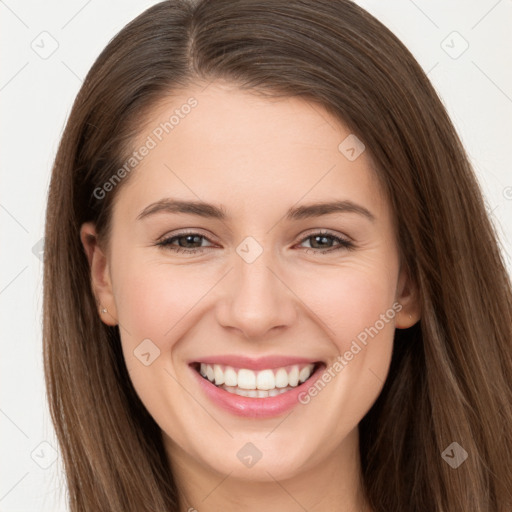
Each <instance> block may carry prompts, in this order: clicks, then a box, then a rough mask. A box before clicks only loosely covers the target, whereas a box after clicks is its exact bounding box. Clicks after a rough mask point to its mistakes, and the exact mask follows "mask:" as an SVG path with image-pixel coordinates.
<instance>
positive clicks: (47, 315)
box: [44, 0, 512, 512]
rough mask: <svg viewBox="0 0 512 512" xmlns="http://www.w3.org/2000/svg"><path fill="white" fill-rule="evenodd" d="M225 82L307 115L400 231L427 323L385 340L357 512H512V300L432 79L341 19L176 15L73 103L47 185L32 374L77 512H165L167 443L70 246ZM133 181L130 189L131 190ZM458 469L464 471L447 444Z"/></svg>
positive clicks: (294, 6)
mask: <svg viewBox="0 0 512 512" xmlns="http://www.w3.org/2000/svg"><path fill="white" fill-rule="evenodd" d="M214 79H224V80H227V81H229V82H231V83H233V84H236V85H237V86H239V87H241V88H243V89H246V90H250V91H252V92H254V93H255V94H263V95H268V96H295V97H303V98H304V99H307V100H308V101H312V102H316V103H317V104H319V105H322V106H323V107H324V108H326V109H327V111H328V112H330V113H331V114H332V115H333V116H335V117H336V118H337V119H339V120H340V121H341V122H343V123H344V124H345V125H346V126H348V127H349V128H350V130H351V131H352V132H353V133H355V134H356V135H357V136H358V137H359V138H360V139H361V140H362V141H363V142H364V144H365V145H366V148H367V150H368V151H369V152H370V154H371V156H372V159H373V161H374V162H375V164H376V172H377V175H378V176H379V179H380V181H381V183H382V186H383V187H384V190H385V192H386V193H387V195H388V198H389V200H390V203H391V205H392V209H393V211H394V215H395V221H396V226H397V240H398V244H399V249H400V253H401V257H402V264H403V265H405V267H406V269H407V271H408V273H409V275H410V277H411V279H412V280H413V282H414V283H415V284H416V285H417V288H418V291H419V295H420V298H421V308H422V318H421V321H420V322H418V323H417V324H416V325H415V326H413V327H412V328H410V329H405V330H397V331H396V334H395V340H394V352H393V359H392V362H391V369H390V372H389V375H388V378H387V381H386V383H385V386H384V389H383V391H382V393H381V394H380V396H379V398H378V399H377V401H376V403H375V404H374V406H373V407H372V408H371V410H370V411H369V412H368V413H367V415H366V416H365V417H364V418H363V420H362V421H361V423H360V425H359V428H360V454H361V461H362V469H363V477H364V480H363V482H364V487H365V489H364V490H365V492H366V494H367V496H368V499H369V501H370V504H371V506H372V507H373V509H374V510H375V511H379V512H380V511H382V512H389V511H393V512H406V511H407V512H410V511H411V510H414V511H422V512H429V511H433V512H434V511H435V512H441V511H443V512H448V511H449V512H452V511H455V510H465V511H471V512H506V511H507V512H510V510H512V428H511V425H512V391H511V384H510V379H511V377H512V291H511V283H510V277H509V275H508V273H507V271H506V267H505V264H504V261H503V258H502V256H501V253H500V247H499V245H498V241H497V240H498V237H497V235H496V233H495V231H494V229H493V226H492V224H491V222H490V221H489V218H488V215H487V212H486V208H485V206H484V202H483V199H482V193H481V191H480V189H479V186H478V183H477V180H476V178H475V175H474V172H473V170H472V168H471V166H470V164H469V161H468V157H467V155H466V153H465V150H464V149H463V147H462V145H461V142H460V140H459V138H458V136H457V134H456V132H455V130H454V127H453V125H452V123H451V122H450V119H449V117H448V115H447V113H446V111H445V109H444V107H443V105H442V103H441V101H440V100H439V98H438V96H437V95H436V93H435V91H434V89H433V87H432V86H431V84H430V83H429V81H428V79H427V77H426V75H425V73H424V72H423V70H422V69H421V67H420V66H419V65H418V63H417V62H416V61H415V59H414V58H413V56H412V55H411V53H410V52H409V51H408V50H407V49H406V48H405V47H404V45H403V44H402V43H401V42H400V41H399V40H398V39H397V38H396V37H395V36H394V35H393V34H392V33H391V32H390V31H389V30H388V29H387V28H386V27H385V26H384V25H382V24H381V23H380V22H379V21H377V20H376V19H375V18H373V17H372V16H371V15H370V14H368V13H367V12H365V11H364V10H363V9H361V8H360V7H358V6H357V5H355V4H353V3H352V2H350V1H349V0H213V1H208V0H198V1H192V0H190V1H185V0H171V1H166V2H162V3H159V4H157V5H155V6H153V7H151V8H149V9H147V10H146V11H145V12H144V13H142V14H141V15H140V16H138V17H137V18H136V19H135V20H134V21H132V22H131V23H130V24H129V25H127V26H126V27H125V28H124V29H123V30H121V32H120V33H119V34H118V35H117V36H116V37H115V38H114V39H113V40H112V41H111V42H110V43H109V44H108V46H107V47H106V48H105V50H104V51H103V52H102V53H101V55H100V56H99V57H98V59H97V60H96V62H95V63H94V65H93V67H92V69H91V70H90V72H89V74H88V75H87V77H86V79H85V81H84V84H83V86H82V88H81V90H80V92H79V94H78V96H77V98H76V101H75V103H74V106H73V109H72V112H71V114H70V117H69V120H68V123H67V126H66V129H65V132H64V134H63V137H62V140H61V144H60V147H59V150H58V154H57V157H56V160H55V165H54V168H53V174H52V179H51V184H50V190H49V196H48V209H47V217H46V239H45V255H44V264H45V265H44V266H45V270H44V363H45V375H46V384H47V392H48V397H49V403H50V408H51V414H52V419H53V422H54V424H55V428H56V432H57V435H58V439H59V443H60V446H61V450H62V454H63V460H64V464H65V473H66V477H67V484H68V492H69V502H70V509H71V510H72V511H73V512H78V511H93V510H94V511H97V510H102V511H107V510H108V511H119V512H121V511H122V512H127V511H137V512H140V511H142V510H144V511H149V510H151V511H157V510H158V511H164V510H167V511H177V510H178V493H177V489H176V485H175V483H174V480H173V476H172V472H171V470H170V465H169V463H168V461H167V459H166V456H165V450H164V447H163V443H162V438H161V432H160V429H159V427H158V426H157V425H156V423H155V421H154V420H153V419H152V418H151V416H150V415H149V413H148V412H147V410H146V409H145V407H144V406H143V404H142V403H141V401H140V399H139V398H138V396H137V394H136V393H135V391H134V389H133V387H132V384H131V382H130V378H129V375H128V373H127V370H126V366H125V362H124V360H123V356H122V352H121V348H120V346H121V345H120V336H119V330H118V328H117V327H108V326H106V325H105V324H104V323H102V322H101V320H100V318H99V315H98V305H97V303H96V299H95V297H94V293H93V291H92V288H91V282H90V271H89V266H88V262H87V258H86V255H85V253H84V251H83V248H82V245H81V241H80V236H79V230H80V226H81V224H82V223H83V222H86V221H94V222H95V223H96V227H97V230H98V231H99V233H100V235H101V236H102V237H104V238H105V239H108V232H109V220H110V212H111V208H112V204H113V201H114V199H115V197H116V195H117V193H118V192H119V189H120V188H122V186H123V184H124V183H125V182H126V181H127V180H128V179H129V177H126V178H125V179H124V181H123V182H121V183H120V184H119V185H118V186H117V187H115V189H114V190H113V191H112V192H110V193H109V194H107V195H106V197H104V198H101V199H99V198H98V197H96V196H95V194H94V190H95V189H96V188H97V187H101V186H102V184H104V183H106V182H107V181H108V180H109V179H110V178H111V177H112V175H113V174H114V173H115V172H116V170H117V169H119V168H120V167H121V166H122V165H123V162H124V161H125V160H126V158H127V155H129V154H130V152H131V151H133V149H134V148H132V147H131V146H130V144H131V143H132V142H133V140H134V137H135V136H136V135H137V134H138V130H139V131H140V128H139V127H140V126H141V124H140V120H141V119H143V118H144V116H145V115H147V113H148V112H149V111H150V109H151V107H152V105H154V104H155V103H156V102H157V101H158V100H159V99H162V98H164V97H166V96H169V95H170V94H172V93H173V91H176V90H178V89H183V88H185V87H186V86H187V85H188V84H191V83H192V82H196V81H204V82H205V83H206V82H207V81H210V80H214ZM135 172H136V171H135ZM453 442H456V443H458V444H459V445H460V446H461V447H462V448H463V449H464V450H465V451H466V452H467V454H468V458H467V460H466V461H465V462H464V463H463V464H461V465H460V466H459V467H458V468H457V469H454V468H452V467H451V466H450V465H449V464H448V463H447V462H446V461H445V458H443V457H442V452H443V451H444V450H445V448H447V447H449V446H450V445H451V443H453Z"/></svg>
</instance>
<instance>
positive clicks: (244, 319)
mask: <svg viewBox="0 0 512 512" xmlns="http://www.w3.org/2000/svg"><path fill="white" fill-rule="evenodd" d="M191 97H193V98H194V100H192V101H191V100H189V98H191ZM187 100H188V101H187ZM184 105H189V107H190V108H187V107H184ZM176 110H178V112H176ZM173 115H174V118H173V119H172V120H171V121H170V122H169V119H170V118H171V116H173ZM150 119H151V120H150V122H149V123H148V124H147V125H145V128H143V129H142V130H141V135H140V138H139V139H138V140H137V141H136V143H135V144H134V149H135V150H136V151H137V154H138V156H137V157H136V158H137V165H136V166H135V167H126V169H128V168H130V171H129V173H128V172H127V173H126V174H130V175H129V177H125V178H124V179H126V180H127V182H126V183H123V185H122V188H121V189H120V190H119V194H118V195H117V197H116V201H115V204H114V208H113V217H112V232H111V239H110V249H109V251H108V253H107V252H102V250H101V248H99V247H97V246H96V247H94V248H93V249H91V248H89V252H88V254H89V255H90V259H91V264H92V273H93V282H94V287H95V292H96V295H97V297H98V299H99V301H100V302H101V304H102V306H103V307H105V308H107V310H108V313H104V314H102V318H103V320H104V321H105V322H106V323H108V324H110V325H116V324H117V325H119V329H120V335H121V341H122V347H123V353H124V357H125V360H126V365H127V368H128V371H129V374H130V377H131V380H132V382H133V385H134V387H135V389H136V391H137V393H138V395H139V396H140V398H141V400H142V402H143V403H144V405H145V406H146V408H147V410H148V411H149V413H150V414H151V416H152V417H153V418H154V419H155V421H156V422H157V423H158V425H159V426H160V427H161V429H162V431H163V433H164V439H165V444H166V447H167V449H168V452H169V454H170V455H171V459H173V460H175V461H189V462H190V461H192V462H190V463H191V464H197V466H198V467H201V468H203V469H204V468H207V469H208V470H211V471H213V472H218V473H221V474H227V473H231V474H232V475H233V476H235V475H237V476H239V477H240V478H243V479H254V480H268V479H270V478H271V477H270V476H269V475H272V478H275V479H277V480H282V479H286V478H289V477H291V476H293V475H294V474H297V473H298V472H304V471H308V470H311V469H314V468H315V467H317V466H318V465H320V464H322V463H324V462H325V461H327V460H328V459H330V458H332V457H333V456H336V457H343V456H344V455H343V454H348V453H351V454H352V455H353V454H354V453H355V451H354V447H355V446H357V442H358V438H357V425H358V423H359V421H360V420H361V419H362V418H363V416H364V415H365V414H366V412H367V411H368V410H369V409H370V407H371V405H372V404H373V403H374V401H375V400H376V399H377V397H378V395H379V393H380V391H381V389H382V387H383V384H384V381H385V379H386V375H387V372H388V367H389V363H390V359H391V352H392V345H393V334H394V329H395V327H408V326H409V325H412V324H413V323H414V322H415V321H416V320H417V315H416V314H415V312H414V311H413V310H412V307H413V306H412V302H411V300H412V299H411V297H410V295H409V292H408V291H407V288H408V286H407V285H406V277H405V275H403V274H402V273H400V272H399V263H400V262H399V257H398V248H397V246H396V243H395V232H394V227H393V221H392V212H391V210H390V206H389V204H388V202H387V200H386V198H385V197H384V195H383V192H382V190H381V188H380V186H379V183H378V181H377V178H376V176H375V174H374V171H373V170H372V168H371V160H370V157H369V155H368V152H367V151H365V150H364V146H362V145H361V143H360V142H358V140H357V139H355V138H354V136H353V135H351V133H350V131H349V130H347V129H346V128H345V127H344V126H343V125H341V124H340V123H339V122H337V121H336V120H335V119H334V118H333V117H332V116H330V115H329V114H328V113H327V112H326V111H325V110H324V109H322V108H321V107H320V106H318V105H313V104H310V103H307V102H305V101H304V100H301V99H292V98H286V99H270V98H268V99H264V98H262V97H257V96H255V95H251V94H250V93H248V92H242V91H240V90H239V89H237V88H235V87H234V86H229V85H226V84H221V83H220V82H214V83H212V84H210V85H209V86H208V87H207V88H206V89H205V90H202V89H201V88H200V87H196V88H190V89H188V90H187V91H185V92H183V94H179V95H175V96H173V97H172V98H169V99H167V100H166V101H165V102H164V103H161V104H160V105H159V106H158V108H155V109H154V111H153V112H152V115H151V116H150ZM177 119H179V121H177ZM166 122H167V123H168V124H167V125H166V124H165V123H166ZM143 146H145V147H146V150H142V149H141V148H142V147H143ZM139 160H140V161H139ZM133 163H134V162H133V161H132V162H131V164H133ZM131 164H129V165H131ZM122 175H123V173H121V176H122ZM118 186H119V185H118ZM108 189H109V187H108V185H107V187H104V188H103V189H102V190H107V192H106V193H112V192H111V191H110V190H108ZM192 203H194V205H192ZM327 204H329V205H331V206H325V205H327ZM322 205H324V206H322ZM88 232H90V233H94V226H92V225H90V224H86V225H84V226H83V229H82V239H83V240H84V244H85V234H86V233H88ZM399 303H401V304H403V309H402V310H401V311H400V308H401V306H400V305H399ZM409 313H412V314H413V315H412V316H413V318H409ZM201 363H203V367H202V373H203V374H206V377H204V376H201V375H200V372H201V366H200V365H201ZM311 372H312V375H311ZM308 376H309V378H308ZM215 379H216V381H215V382H216V383H217V384H218V385H216V384H214V383H212V382H210V380H215ZM304 379H307V380H305V382H303V383H301V380H304ZM242 395H248V396H242Z"/></svg>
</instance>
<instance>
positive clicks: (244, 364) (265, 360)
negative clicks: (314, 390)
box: [190, 355, 318, 370]
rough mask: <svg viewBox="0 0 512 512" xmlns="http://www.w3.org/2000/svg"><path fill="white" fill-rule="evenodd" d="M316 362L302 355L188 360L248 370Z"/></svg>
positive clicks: (213, 357)
mask: <svg viewBox="0 0 512 512" xmlns="http://www.w3.org/2000/svg"><path fill="white" fill-rule="evenodd" d="M316 362H318V360H315V359H306V358H304V357H288V356H265V357H260V358H258V359H252V358H250V357H244V356H234V355H224V356H211V357H203V358H201V359H198V360H196V361H190V364H193V363H205V364H223V365H227V366H233V367H234V368H246V369H248V370H266V369H273V368H281V367H282V366H289V365H291V364H310V363H316Z"/></svg>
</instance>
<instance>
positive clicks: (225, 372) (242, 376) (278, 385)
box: [199, 363, 314, 397]
mask: <svg viewBox="0 0 512 512" xmlns="http://www.w3.org/2000/svg"><path fill="white" fill-rule="evenodd" d="M313 368H314V364H307V365H304V366H300V367H299V365H296V364H295V365H291V366H287V367H282V368H276V369H267V370H261V371H258V372H255V371H253V370H249V369H247V368H233V367H232V366H224V365H220V364H213V365H211V364H205V363H201V365H200V368H199V373H200V374H201V375H202V376H203V377H206V378H207V379H208V380H209V381H210V382H213V383H214V384H215V385H216V386H221V387H222V388H223V389H226V391H229V392H232V393H233V392H236V393H237V394H241V396H250V397H258V396H259V395H258V393H260V392H266V393H267V392H268V393H267V394H266V395H265V397H266V396H275V394H271V393H270V392H271V391H276V392H277V393H278V392H280V391H281V390H283V389H286V388H288V389H291V388H294V387H297V386H298V385H299V383H302V382H304V381H306V380H307V379H309V377H310V376H311V372H312V371H313ZM230 388H231V389H230ZM233 388H234V389H236V390H237V391H232V389H233ZM252 391H254V393H252ZM245 392H248V394H243V393H245Z"/></svg>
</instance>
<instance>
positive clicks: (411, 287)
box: [395, 268, 421, 329]
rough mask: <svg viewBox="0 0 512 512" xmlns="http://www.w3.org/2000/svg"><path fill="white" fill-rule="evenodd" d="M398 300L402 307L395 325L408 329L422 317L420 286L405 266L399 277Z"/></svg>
mask: <svg viewBox="0 0 512 512" xmlns="http://www.w3.org/2000/svg"><path fill="white" fill-rule="evenodd" d="M396 301H397V302H399V303H400V305H401V306H402V308H401V310H400V312H399V313H398V314H397V315H396V321H395V327H396V328H397V329H408V328H409V327H411V326H413V325H414V324H416V323H417V322H418V321H419V319H420V318H421V306H420V301H419V293H418V288H417V286H416V285H415V283H414V282H413V280H412V279H411V278H410V277H409V275H408V273H407V271H406V270H405V269H403V268H402V269H401V271H400V276H399V278H398V285H397V293H396Z"/></svg>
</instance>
